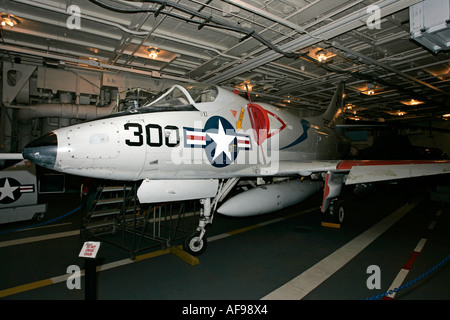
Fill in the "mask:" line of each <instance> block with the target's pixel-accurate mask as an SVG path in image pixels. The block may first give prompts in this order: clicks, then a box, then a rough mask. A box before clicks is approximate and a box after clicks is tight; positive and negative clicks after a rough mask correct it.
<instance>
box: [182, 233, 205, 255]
mask: <svg viewBox="0 0 450 320" xmlns="http://www.w3.org/2000/svg"><path fill="white" fill-rule="evenodd" d="M199 237H200V233H198V232H195V233H194V234H192V235H191V236H190V237H189V238H187V239H186V241H185V242H184V246H183V249H184V251H186V252H187V253H189V254H191V255H193V256H198V255H201V254H202V253H203V252H205V250H206V247H207V246H208V241H207V240H206V237H203V239H202V240H201V241H198V240H199Z"/></svg>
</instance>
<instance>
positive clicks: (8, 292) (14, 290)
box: [0, 279, 53, 298]
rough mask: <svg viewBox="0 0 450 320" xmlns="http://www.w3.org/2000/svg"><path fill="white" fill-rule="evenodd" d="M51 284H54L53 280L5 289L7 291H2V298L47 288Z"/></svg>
mask: <svg viewBox="0 0 450 320" xmlns="http://www.w3.org/2000/svg"><path fill="white" fill-rule="evenodd" d="M50 284H53V281H52V280H51V279H45V280H40V281H36V282H32V283H27V284H23V285H21V286H17V287H13V288H9V289H5V290H0V298H3V297H6V296H10V295H13V294H16V293H20V292H24V291H29V290H33V289H37V288H41V287H45V286H48V285H50Z"/></svg>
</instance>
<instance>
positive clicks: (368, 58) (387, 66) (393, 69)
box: [331, 41, 449, 96]
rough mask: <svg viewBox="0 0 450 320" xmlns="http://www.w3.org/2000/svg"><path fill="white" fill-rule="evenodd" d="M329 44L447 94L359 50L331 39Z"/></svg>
mask: <svg viewBox="0 0 450 320" xmlns="http://www.w3.org/2000/svg"><path fill="white" fill-rule="evenodd" d="M331 45H332V46H333V47H335V48H337V49H339V50H342V51H344V52H346V53H348V54H351V55H352V56H355V57H357V58H361V59H362V60H364V61H366V62H368V63H370V64H373V65H376V66H379V67H381V68H383V69H385V70H388V71H391V72H393V73H396V74H397V75H399V76H401V77H403V78H406V79H408V80H411V81H414V82H416V83H418V84H420V85H422V86H425V87H428V88H430V89H433V90H435V91H437V92H439V93H442V94H445V95H447V96H448V95H449V93H448V92H446V91H444V90H441V89H439V88H436V87H435V86H433V85H431V84H429V83H427V82H425V81H422V80H420V79H417V78H415V77H413V76H411V75H409V74H407V73H405V72H402V71H400V70H397V69H395V68H393V67H391V66H389V65H387V64H385V63H381V62H379V61H377V60H375V59H372V58H370V57H367V56H365V55H363V54H361V53H359V52H357V51H354V50H351V49H349V48H346V47H345V46H343V45H341V44H340V43H338V42H337V41H333V42H332V43H331Z"/></svg>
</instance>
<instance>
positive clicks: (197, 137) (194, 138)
mask: <svg viewBox="0 0 450 320" xmlns="http://www.w3.org/2000/svg"><path fill="white" fill-rule="evenodd" d="M186 138H187V139H188V140H202V141H203V140H205V137H204V136H192V135H189V136H187V137H186Z"/></svg>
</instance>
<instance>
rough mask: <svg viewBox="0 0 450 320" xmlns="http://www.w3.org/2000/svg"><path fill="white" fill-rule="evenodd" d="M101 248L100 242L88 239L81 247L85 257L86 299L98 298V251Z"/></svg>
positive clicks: (81, 255)
mask: <svg viewBox="0 0 450 320" xmlns="http://www.w3.org/2000/svg"><path fill="white" fill-rule="evenodd" d="M99 249H100V242H94V241H87V242H85V243H84V245H83V248H81V251H80V254H79V255H78V256H79V257H80V258H85V259H84V262H85V283H84V287H85V288H84V298H85V300H96V298H97V270H96V267H97V259H96V257H97V253H98V250H99Z"/></svg>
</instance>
